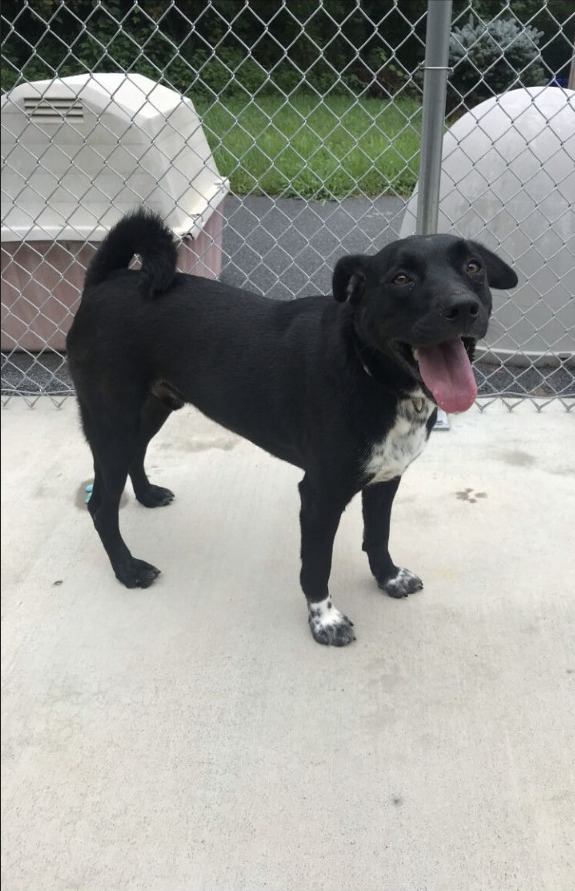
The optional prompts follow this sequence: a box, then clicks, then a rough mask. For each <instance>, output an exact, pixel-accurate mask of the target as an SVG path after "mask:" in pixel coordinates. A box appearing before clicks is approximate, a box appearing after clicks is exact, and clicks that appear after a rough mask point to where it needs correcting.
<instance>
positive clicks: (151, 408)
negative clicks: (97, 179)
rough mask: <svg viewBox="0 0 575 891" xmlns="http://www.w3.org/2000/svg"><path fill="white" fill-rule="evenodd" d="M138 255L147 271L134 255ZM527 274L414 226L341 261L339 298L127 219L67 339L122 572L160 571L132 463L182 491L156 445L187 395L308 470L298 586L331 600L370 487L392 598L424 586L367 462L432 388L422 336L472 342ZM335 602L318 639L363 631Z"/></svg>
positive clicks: (153, 489)
mask: <svg viewBox="0 0 575 891" xmlns="http://www.w3.org/2000/svg"><path fill="white" fill-rule="evenodd" d="M135 253H137V254H139V255H140V256H141V258H142V270H141V271H133V270H129V269H127V268H126V267H127V266H128V264H129V262H130V260H131V258H132V256H133V254H135ZM470 258H471V259H470ZM470 262H471V263H472V264H473V265H471V266H470V265H469V264H470ZM466 264H467V265H466ZM475 267H479V271H476V270H475ZM470 269H473V270H474V271H473V274H471V273H470V272H469V270H470ZM404 279H405V281H404ZM516 282H517V278H516V276H515V273H514V272H513V271H512V270H511V269H510V268H509V267H508V266H507V265H506V264H505V263H503V262H502V261H501V260H500V259H499V258H497V257H496V256H495V255H494V254H492V253H491V252H490V251H487V250H486V249H485V248H483V247H481V246H480V245H477V244H475V243H473V242H467V241H465V240H463V239H460V238H457V237H454V236H448V235H438V236H431V237H413V238H408V239H403V240H401V241H397V242H394V243H393V244H391V245H388V246H387V247H386V248H384V249H383V250H382V251H381V252H380V253H379V254H376V255H375V256H371V257H367V256H353V257H344V258H342V259H341V260H340V261H339V262H338V263H337V265H336V267H335V270H334V281H333V292H334V297H335V300H334V299H332V298H330V297H323V296H317V297H309V298H305V299H302V300H295V301H291V302H276V301H272V300H269V299H267V298H265V297H260V296H257V295H254V294H250V293H248V292H246V291H242V290H239V289H237V288H233V287H230V286H229V285H225V284H222V283H219V282H216V281H211V280H208V279H205V278H200V277H195V276H190V275H184V274H181V273H177V272H176V248H175V246H174V243H173V239H172V235H171V233H170V231H169V230H168V229H167V228H166V227H165V226H164V224H163V222H162V221H161V220H160V219H159V218H158V217H157V216H155V215H154V214H152V213H149V212H146V211H138V212H136V213H134V214H131V215H130V216H128V217H125V218H124V219H123V220H121V221H120V222H119V223H118V225H117V226H116V227H115V228H114V229H112V231H111V232H110V233H109V235H108V236H107V238H106V239H105V240H104V242H103V243H102V246H101V247H100V250H99V251H98V253H97V254H96V256H95V257H94V259H93V261H92V263H91V264H90V267H89V269H88V272H87V276H86V285H85V289H84V293H83V297H82V301H81V305H80V308H79V310H78V313H77V315H76V318H75V320H74V323H73V325H72V328H71V330H70V333H69V335H68V343H67V349H68V361H69V365H70V371H71V374H72V377H73V380H74V383H75V385H76V392H77V397H78V402H79V407H80V413H81V417H82V423H83V427H84V431H85V435H86V438H87V440H88V442H89V444H90V447H91V449H92V453H93V457H94V469H95V481H94V490H93V494H92V497H91V499H90V502H89V510H90V513H91V515H92V518H93V520H94V524H95V527H96V529H97V531H98V533H99V535H100V538H101V540H102V543H103V545H104V547H105V549H106V551H107V553H108V556H109V558H110V561H111V563H112V567H113V569H114V571H115V573H116V576H117V577H118V579H119V580H120V581H121V582H123V584H124V585H126V586H127V587H130V588H132V587H137V586H140V587H147V586H148V585H149V584H151V583H152V582H153V580H154V578H155V577H156V576H157V575H158V572H159V571H158V570H157V569H156V568H155V567H154V566H152V565H151V564H149V563H146V562H145V561H142V560H136V559H135V558H134V557H132V555H131V554H130V552H129V550H128V548H127V546H126V545H125V543H124V541H123V539H122V537H121V535H120V531H119V525H118V508H119V501H120V496H121V494H122V491H123V489H124V486H125V483H126V479H127V476H128V475H129V476H130V477H131V480H132V484H133V487H134V491H135V494H136V497H137V499H138V500H139V501H140V502H142V503H143V504H145V505H146V506H148V507H156V506H159V505H165V504H168V503H169V502H170V501H171V500H172V498H173V494H172V493H171V492H170V490H168V489H165V488H162V487H159V486H155V485H153V484H151V483H150V482H149V480H148V477H147V475H146V472H145V470H144V457H145V454H146V447H147V445H148V442H149V440H150V439H151V438H152V436H154V434H155V433H157V431H158V430H159V429H160V427H161V426H162V424H163V423H164V421H165V420H166V418H167V417H168V416H169V414H170V413H171V411H172V410H174V409H177V408H179V407H180V406H181V405H183V404H184V403H185V402H190V403H193V404H194V405H195V406H196V407H197V408H198V409H200V411H202V412H203V413H205V414H206V415H207V416H208V417H210V418H212V419H214V420H215V421H217V422H218V423H220V424H222V425H223V426H225V427H227V428H228V429H230V430H232V431H234V432H236V433H238V434H240V435H241V436H244V437H246V438H247V439H249V440H251V441H252V442H254V443H256V445H258V446H260V447H262V448H263V449H265V450H267V451H268V452H270V453H271V454H272V455H275V456H276V457H278V458H281V459H282V460H284V461H288V462H290V463H292V464H294V465H296V466H297V467H300V468H301V469H302V470H303V471H304V477H303V480H302V482H301V484H300V494H301V516H300V519H301V531H302V549H301V558H302V569H301V583H302V588H303V591H304V593H305V595H306V598H307V600H308V605H310V606H311V605H313V604H319V603H321V602H322V601H326V603H329V609H331V601H327V600H326V598H327V597H328V579H329V574H330V568H331V557H332V547H333V541H334V537H335V534H336V531H337V527H338V524H339V520H340V516H341V513H342V512H343V510H344V509H345V507H346V505H347V504H348V502H349V501H350V499H351V498H352V497H353V496H354V495H355V494H356V493H357V492H359V491H360V490H363V508H364V523H365V531H364V549H365V550H366V551H367V555H368V558H369V563H370V566H371V569H372V571H373V573H374V575H375V577H376V579H377V581H378V584H379V585H380V587H382V588H384V589H385V590H387V591H388V593H390V594H391V595H392V596H406V594H407V593H410V591H412V590H416V589H417V588H418V587H421V582H420V580H419V579H417V576H414V575H413V574H412V573H409V572H408V571H406V570H404V571H400V570H399V569H398V567H396V566H395V565H394V563H393V561H392V560H391V557H390V556H389V552H388V549H387V541H388V535H389V523H390V513H391V505H392V501H393V498H394V495H395V492H396V490H397V485H398V483H399V478H396V479H390V480H387V481H384V482H376V483H374V484H372V485H369V483H370V477H369V475H368V474H367V472H366V466H365V462H366V459H367V458H368V456H369V454H370V451H371V449H372V447H373V445H374V444H375V443H381V442H382V441H383V440H384V439H385V437H386V435H387V434H388V433H389V431H390V430H391V429H392V427H393V425H394V423H395V421H396V418H397V414H398V410H399V409H398V406H399V404H400V403H399V400H401V399H407V400H409V399H410V398H411V396H412V395H416V396H417V394H421V393H422V392H423V393H425V394H426V396H427V397H430V393H429V392H428V391H427V390H426V388H425V386H424V385H423V383H422V380H421V377H420V374H419V370H418V364H417V361H416V360H415V358H414V354H413V349H412V348H413V347H417V346H418V345H419V346H421V347H422V348H423V347H424V346H425V345H428V344H436V343H441V342H445V341H450V340H455V339H457V338H461V339H462V340H463V342H464V343H465V345H466V348H467V349H468V351H469V352H470V354H471V351H472V349H473V345H474V343H475V340H476V338H477V337H482V336H484V334H485V332H486V330H487V323H488V318H489V314H490V312H491V294H490V291H489V284H491V285H492V286H495V287H499V288H507V287H511V286H513V285H514V284H516ZM419 401H421V400H419ZM419 401H418V400H417V399H416V402H415V403H413V404H414V405H416V406H417V405H418V404H419ZM410 404H411V403H409V402H408V403H407V405H408V406H409V405H410ZM426 404H427V403H426ZM417 410H419V409H417ZM414 417H416V415H414ZM434 421H435V412H433V413H431V415H430V416H429V417H427V415H426V416H425V418H424V420H423V421H422V423H425V424H426V426H427V431H428V432H429V430H431V428H432V426H433V423H434ZM414 423H415V424H416V425H417V423H418V422H417V417H416V420H415V421H414ZM402 572H403V573H404V574H403V575H402V574H401V573H402ZM316 612H317V611H316ZM335 614H337V616H339V617H341V621H340V620H339V619H338V620H337V621H334V622H333V623H332V624H330V623H324V624H325V627H323V628H322V629H321V631H320V632H318V631H317V630H314V629H316V626H317V623H318V621H319V620H318V619H317V615H316V614H315V613H314V625H313V626H312V631H313V633H314V636H315V637H316V639H317V640H319V641H320V642H321V643H331V644H335V645H340V646H341V645H344V644H346V643H349V641H350V640H353V632H352V631H351V623H350V622H349V620H346V621H345V622H344V621H343V620H344V619H345V617H344V616H343V617H342V616H341V614H340V613H338V611H337V610H333V611H332V612H329V617H330V621H331V620H332V618H333V616H334V615H335ZM322 615H323V613H322ZM326 615H327V613H326ZM346 623H347V624H346ZM320 624H321V622H320Z"/></svg>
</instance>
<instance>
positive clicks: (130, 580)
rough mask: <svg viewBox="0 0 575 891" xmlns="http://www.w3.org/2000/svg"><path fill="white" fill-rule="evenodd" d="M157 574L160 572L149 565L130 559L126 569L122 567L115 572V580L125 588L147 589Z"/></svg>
mask: <svg viewBox="0 0 575 891" xmlns="http://www.w3.org/2000/svg"><path fill="white" fill-rule="evenodd" d="M159 574H160V570H159V569H156V567H155V566H152V564H151V563H146V561H145V560H136V558H135V557H132V558H131V560H130V563H129V565H128V566H127V567H122V569H120V570H118V571H117V572H116V578H117V579H119V580H120V581H121V582H122V584H123V585H125V586H126V588H149V587H150V585H151V584H152V582H153V581H154V579H156V578H157V577H158V576H159Z"/></svg>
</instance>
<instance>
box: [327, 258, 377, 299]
mask: <svg viewBox="0 0 575 891" xmlns="http://www.w3.org/2000/svg"><path fill="white" fill-rule="evenodd" d="M368 261H369V257H366V256H365V255H364V254H350V255H349V256H347V257H342V258H341V260H338V261H337V263H336V264H335V269H334V270H333V296H334V297H335V299H336V300H338V301H339V302H340V303H343V302H344V301H345V300H348V301H349V302H350V303H357V302H358V301H359V300H360V298H361V295H362V294H363V289H364V286H365V268H366V266H367V263H368Z"/></svg>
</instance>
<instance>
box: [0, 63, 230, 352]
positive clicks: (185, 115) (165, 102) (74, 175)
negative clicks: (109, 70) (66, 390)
mask: <svg viewBox="0 0 575 891" xmlns="http://www.w3.org/2000/svg"><path fill="white" fill-rule="evenodd" d="M2 155H3V168H4V170H3V189H2V284H3V292H4V293H3V300H2V304H3V308H2V312H3V320H2V322H3V334H2V347H3V348H4V349H6V348H14V347H15V346H16V345H18V346H21V347H24V348H27V349H41V348H43V347H44V346H45V345H46V344H47V345H48V346H50V347H51V348H54V349H61V348H62V347H63V345H64V337H65V333H66V331H67V330H68V327H69V323H70V322H71V319H72V316H73V313H74V310H75V308H76V305H77V301H78V298H79V293H80V291H81V287H82V281H83V277H84V270H85V267H86V265H87V262H88V261H89V259H90V257H91V256H92V254H93V251H94V249H95V246H96V245H97V243H98V242H100V241H101V240H102V238H103V237H104V236H105V234H106V233H107V232H108V230H109V229H110V228H111V226H112V225H113V223H115V222H116V221H117V220H118V219H119V218H120V217H121V216H122V215H123V214H124V213H125V212H127V211H130V210H133V209H135V208H136V207H138V206H140V205H142V204H144V205H145V206H146V207H149V208H151V209H153V210H156V211H158V212H159V213H160V214H161V216H162V217H163V218H164V219H165V220H166V222H167V223H168V225H169V226H170V227H171V228H172V229H173V231H174V234H175V235H176V236H179V237H180V238H181V239H182V241H181V247H180V251H179V267H180V269H182V271H186V272H194V273H195V274H198V275H205V276H208V277H216V276H217V275H218V274H219V272H220V269H221V231H222V219H223V218H222V215H221V213H220V212H219V211H218V207H219V205H220V203H221V201H222V199H223V198H224V197H225V195H226V194H227V192H228V190H229V186H228V182H227V180H225V179H223V178H222V177H221V176H220V175H219V173H218V170H217V168H216V165H215V162H214V159H213V156H212V154H211V151H210V148H209V146H208V143H207V140H206V137H205V134H204V131H203V129H202V125H201V122H200V120H199V118H198V116H197V114H196V112H195V109H194V106H193V104H192V102H191V101H190V100H189V99H187V98H184V97H182V96H181V95H180V94H179V93H177V92H175V91H173V90H169V89H167V88H166V87H163V86H160V85H159V84H156V83H155V82H154V81H152V80H149V79H148V78H147V77H143V76H141V75H138V74H128V75H126V74H94V75H81V76H78V77H65V78H57V79H55V80H49V81H36V82H32V83H27V84H22V85H20V86H18V87H15V88H14V89H13V90H11V91H9V92H8V93H6V94H5V95H4V96H3V97H2Z"/></svg>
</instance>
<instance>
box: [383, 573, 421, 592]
mask: <svg viewBox="0 0 575 891" xmlns="http://www.w3.org/2000/svg"><path fill="white" fill-rule="evenodd" d="M377 584H378V585H379V587H380V588H381V589H382V591H385V593H386V594H389V596H390V597H407V595H408V594H413V593H414V592H415V591H421V589H422V588H423V582H422V581H421V579H420V578H419V576H417V575H415V573H414V572H410V571H409V569H399V570H398V571H397V575H394V576H392V577H391V578H389V579H385V580H384V581H379V579H378V582H377Z"/></svg>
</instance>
